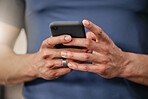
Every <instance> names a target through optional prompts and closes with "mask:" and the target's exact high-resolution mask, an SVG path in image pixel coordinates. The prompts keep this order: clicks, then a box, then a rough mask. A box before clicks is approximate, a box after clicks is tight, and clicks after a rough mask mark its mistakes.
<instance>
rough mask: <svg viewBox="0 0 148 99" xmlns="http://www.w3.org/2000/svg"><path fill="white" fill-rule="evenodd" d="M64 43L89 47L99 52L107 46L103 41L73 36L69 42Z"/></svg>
mask: <svg viewBox="0 0 148 99" xmlns="http://www.w3.org/2000/svg"><path fill="white" fill-rule="evenodd" d="M64 45H66V46H80V47H86V48H88V49H91V50H94V51H100V52H101V51H103V49H105V48H106V47H107V46H104V45H105V44H104V43H103V42H100V43H97V42H95V41H93V40H90V39H85V38H73V39H72V41H71V42H69V43H67V44H64Z"/></svg>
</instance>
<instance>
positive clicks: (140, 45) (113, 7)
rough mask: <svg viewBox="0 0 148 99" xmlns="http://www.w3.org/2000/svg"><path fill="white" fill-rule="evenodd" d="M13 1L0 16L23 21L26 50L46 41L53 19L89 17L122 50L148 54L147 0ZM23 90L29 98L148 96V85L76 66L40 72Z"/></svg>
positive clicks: (124, 98)
mask: <svg viewBox="0 0 148 99" xmlns="http://www.w3.org/2000/svg"><path fill="white" fill-rule="evenodd" d="M10 1H11V2H13V3H11V6H10V7H11V8H10V9H7V14H6V15H7V16H5V17H1V18H0V19H1V21H5V20H7V21H5V22H7V23H9V24H12V25H14V26H17V27H19V28H20V27H22V26H24V27H25V30H26V32H27V40H28V43H27V52H28V53H35V52H37V51H38V50H39V49H40V46H41V44H42V41H43V40H44V39H46V38H48V37H50V36H51V32H50V29H49V24H50V23H51V22H53V21H82V20H83V19H88V20H90V21H92V22H94V23H95V24H97V25H98V26H100V27H101V28H102V29H103V30H104V31H105V32H106V34H107V35H108V36H109V37H110V38H111V39H112V40H113V41H114V43H115V44H116V45H117V46H118V47H119V48H121V49H122V50H123V51H127V52H133V53H141V54H148V1H147V0H25V1H23V0H10ZM17 2H18V3H17ZM3 3H4V2H3ZM4 4H7V3H6V2H5V3H4ZM23 4H24V5H23ZM2 5H3V4H2ZM12 11H14V13H11V12H12ZM22 12H23V13H22ZM17 19H18V20H17ZM22 23H24V25H22ZM86 31H88V30H86ZM23 95H24V97H25V98H26V99H148V87H147V86H144V85H140V84H136V83H134V82H131V81H128V80H127V79H124V78H113V79H106V78H102V77H101V76H99V75H97V74H95V73H89V72H82V71H76V70H73V71H72V72H71V73H68V74H66V75H63V76H61V77H59V78H58V79H55V80H44V79H42V78H38V79H35V80H33V81H30V82H26V83H25V86H24V89H23Z"/></svg>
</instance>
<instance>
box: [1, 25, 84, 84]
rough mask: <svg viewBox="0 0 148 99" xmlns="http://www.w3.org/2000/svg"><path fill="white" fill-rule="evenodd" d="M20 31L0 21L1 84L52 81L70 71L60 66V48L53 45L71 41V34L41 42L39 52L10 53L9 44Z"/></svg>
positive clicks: (11, 43) (11, 44)
mask: <svg viewBox="0 0 148 99" xmlns="http://www.w3.org/2000/svg"><path fill="white" fill-rule="evenodd" d="M19 32H20V29H18V28H16V27H13V26H11V25H8V24H4V23H0V34H1V37H2V38H3V39H1V41H0V43H1V44H0V84H3V85H12V84H17V83H21V82H25V81H30V80H33V79H35V78H43V79H46V80H52V79H55V78H58V77H59V76H61V75H64V74H67V73H69V72H71V69H69V68H60V67H62V66H63V64H62V57H61V54H60V53H61V49H56V48H55V45H56V44H61V43H68V42H70V41H71V39H72V38H71V36H69V35H62V36H57V37H49V38H47V39H45V40H44V41H43V42H42V45H41V47H40V50H39V51H38V52H36V53H32V54H24V55H18V54H15V53H14V52H13V50H12V47H13V44H14V43H13V42H14V41H15V39H16V38H17V36H18V34H19ZM67 50H73V51H80V52H82V51H83V50H81V49H67ZM84 51H85V52H86V49H84ZM84 51H83V52H84ZM67 61H68V60H67Z"/></svg>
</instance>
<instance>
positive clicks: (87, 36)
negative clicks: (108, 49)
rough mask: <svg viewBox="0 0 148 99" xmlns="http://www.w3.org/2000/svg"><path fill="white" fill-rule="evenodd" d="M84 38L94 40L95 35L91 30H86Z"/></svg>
mask: <svg viewBox="0 0 148 99" xmlns="http://www.w3.org/2000/svg"><path fill="white" fill-rule="evenodd" d="M86 38H88V39H90V40H94V41H96V36H95V34H94V33H92V32H87V33H86Z"/></svg>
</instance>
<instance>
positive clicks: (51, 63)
mask: <svg viewBox="0 0 148 99" xmlns="http://www.w3.org/2000/svg"><path fill="white" fill-rule="evenodd" d="M62 61H63V59H53V60H50V61H47V63H46V66H47V67H48V68H59V67H63V63H62Z"/></svg>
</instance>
